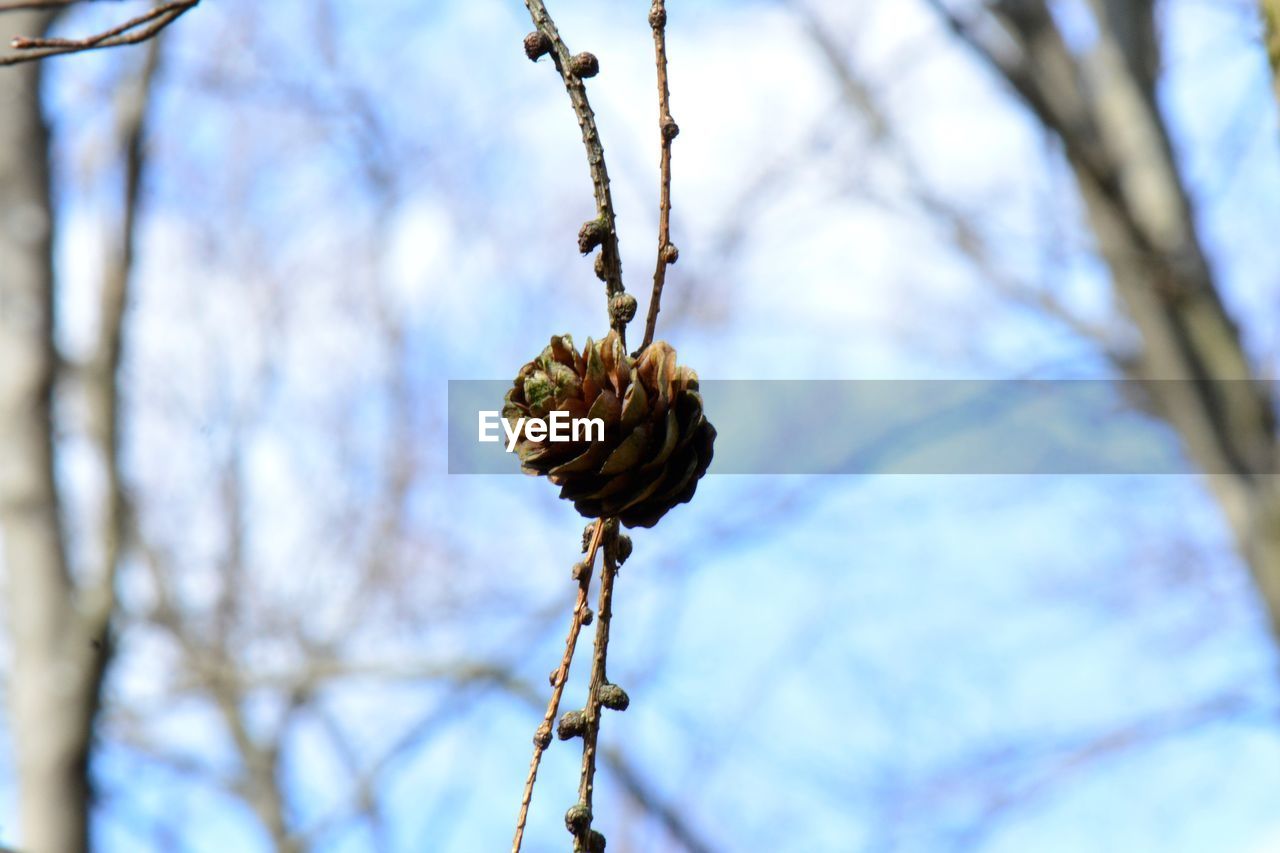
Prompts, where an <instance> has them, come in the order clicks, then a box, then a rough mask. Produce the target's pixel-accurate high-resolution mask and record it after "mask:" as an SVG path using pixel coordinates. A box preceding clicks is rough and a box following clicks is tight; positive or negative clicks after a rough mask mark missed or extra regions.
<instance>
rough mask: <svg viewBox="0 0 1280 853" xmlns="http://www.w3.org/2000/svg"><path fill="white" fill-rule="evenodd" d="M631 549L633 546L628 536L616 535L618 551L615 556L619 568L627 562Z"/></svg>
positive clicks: (623, 534)
mask: <svg viewBox="0 0 1280 853" xmlns="http://www.w3.org/2000/svg"><path fill="white" fill-rule="evenodd" d="M633 547H634V545H633V543H632V542H631V537H630V536H628V535H627V534H625V533H619V534H618V551H617V554H616V555H615V556H616V559H617V561H618V565H619V566H621V565H622V564H623V563H625V562H626V561H627V558H628V557H630V556H631V549H632V548H633Z"/></svg>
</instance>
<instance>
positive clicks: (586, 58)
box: [569, 51, 600, 80]
mask: <svg viewBox="0 0 1280 853" xmlns="http://www.w3.org/2000/svg"><path fill="white" fill-rule="evenodd" d="M569 70H570V71H572V72H573V73H574V76H576V77H578V78H579V79H580V80H586V79H588V78H590V77H594V76H596V75H597V74H599V73H600V60H598V59H596V55H595V54H594V53H587V52H586V51H583V52H582V53H579V54H577V55H576V56H574V57H573V59H570V60H569Z"/></svg>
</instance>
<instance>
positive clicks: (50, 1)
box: [0, 0, 122, 14]
mask: <svg viewBox="0 0 1280 853" xmlns="http://www.w3.org/2000/svg"><path fill="white" fill-rule="evenodd" d="M93 2H105V0H21V2H19V0H15V2H11V3H0V14H3V13H4V12H22V11H26V10H30V9H62V8H65V7H67V6H78V5H80V4H81V3H93ZM115 2H122V0H115Z"/></svg>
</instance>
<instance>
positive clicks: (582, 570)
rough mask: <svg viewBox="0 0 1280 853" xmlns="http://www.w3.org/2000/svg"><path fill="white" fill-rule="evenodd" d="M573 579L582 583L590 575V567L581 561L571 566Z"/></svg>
mask: <svg viewBox="0 0 1280 853" xmlns="http://www.w3.org/2000/svg"><path fill="white" fill-rule="evenodd" d="M572 574H573V579H574V580H576V581H577V582H578V583H582V582H583V581H584V580H586V578H587V577H588V576H589V575H590V574H591V566H589V565H588V564H587V563H584V562H582V561H578V562H576V563H574V564H573V573H572Z"/></svg>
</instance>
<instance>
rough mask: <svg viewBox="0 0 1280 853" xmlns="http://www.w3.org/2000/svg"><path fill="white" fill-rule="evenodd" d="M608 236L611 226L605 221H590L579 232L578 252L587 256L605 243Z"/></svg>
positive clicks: (583, 224)
mask: <svg viewBox="0 0 1280 853" xmlns="http://www.w3.org/2000/svg"><path fill="white" fill-rule="evenodd" d="M608 236H609V226H608V225H606V224H605V223H604V221H603V220H600V219H589V220H587V221H586V222H584V223H582V228H580V229H579V230H578V251H579V252H581V253H582V254H584V255H585V254H586V253H587V252H590V251H591V250H592V249H594V248H596V247H597V246H599V245H600V244H601V243H603V242H604V241H605V238H606V237H608ZM601 254H602V255H603V253H601Z"/></svg>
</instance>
